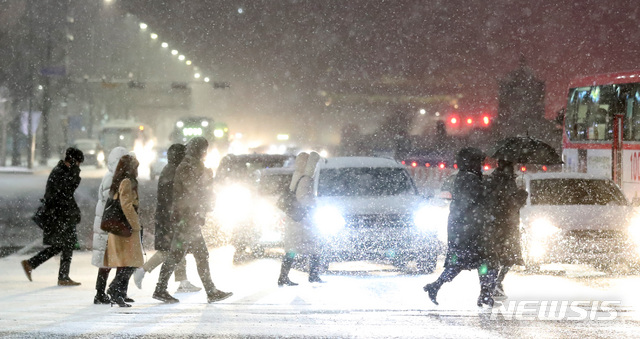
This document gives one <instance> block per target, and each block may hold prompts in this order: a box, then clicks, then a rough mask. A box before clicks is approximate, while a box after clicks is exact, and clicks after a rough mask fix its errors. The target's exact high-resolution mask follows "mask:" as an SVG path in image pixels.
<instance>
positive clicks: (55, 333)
mask: <svg viewBox="0 0 640 339" xmlns="http://www.w3.org/2000/svg"><path fill="white" fill-rule="evenodd" d="M151 254H152V253H147V256H149V255H151ZM231 257H232V248H218V249H214V250H212V252H211V266H212V272H213V275H214V281H215V282H216V284H217V286H218V287H219V288H220V289H222V290H225V291H232V292H234V295H233V296H232V297H231V298H229V299H227V300H225V301H222V302H219V303H215V304H206V302H205V300H206V297H205V294H204V292H202V291H201V292H197V293H189V294H175V296H176V297H177V298H179V299H180V303H178V304H174V305H166V304H162V303H160V302H158V301H156V300H154V299H152V298H151V294H152V292H153V289H154V287H155V282H156V280H157V276H158V272H159V270H157V269H156V270H155V271H153V272H152V273H150V274H147V276H146V277H145V280H144V281H143V289H142V290H139V289H137V288H136V287H135V285H134V284H133V282H131V284H130V289H129V295H130V296H131V297H132V298H134V299H135V300H136V302H135V303H134V306H133V307H131V308H119V307H109V305H94V304H93V303H92V300H93V295H94V287H93V286H94V283H95V275H96V268H95V267H93V266H91V265H90V253H89V252H82V251H80V252H76V253H75V255H74V259H73V264H72V268H71V277H72V278H73V279H75V280H77V281H80V282H82V285H81V286H78V287H58V286H56V276H57V269H58V261H57V259H53V260H50V261H49V262H47V263H45V264H44V265H42V266H41V267H39V268H38V269H37V270H35V271H34V272H33V280H34V281H33V282H29V281H28V280H27V278H26V277H25V275H24V273H23V271H22V267H21V266H20V261H21V260H23V259H26V258H27V256H26V255H12V256H9V257H5V258H2V259H0V272H2V274H1V278H0V336H8V337H16V338H18V337H20V338H23V337H47V338H50V337H66V336H78V337H86V338H90V337H91V338H95V337H104V338H107V337H133V336H147V337H154V338H156V337H279V338H282V337H363V338H373V337H377V338H389V337H449V338H466V337H473V338H499V337H505V338H513V337H521V338H534V337H535V338H548V337H553V338H560V337H563V338H564V337H594V336H597V337H609V338H619V337H623V338H624V337H637V336H638V335H639V334H640V313H639V312H638V310H639V308H640V295H639V294H640V293H638V291H637V286H639V285H640V277H638V276H633V275H629V276H617V277H612V276H605V275H604V274H601V273H598V272H595V271H593V270H590V269H589V268H586V267H581V266H568V267H564V268H563V269H564V271H553V274H550V273H549V272H546V273H547V274H541V275H529V274H524V273H522V272H518V271H516V272H514V273H513V274H511V275H510V276H508V277H507V280H506V289H507V292H508V294H509V295H510V297H511V299H509V300H520V301H525V300H538V301H551V300H556V301H559V302H560V304H561V303H562V301H569V302H570V301H572V300H573V301H575V300H582V301H585V302H587V303H586V304H585V303H583V304H582V305H581V306H580V307H581V309H582V310H584V311H583V312H582V313H585V314H587V316H586V320H576V319H574V320H570V319H569V318H568V317H569V316H570V315H571V310H573V311H576V310H577V309H576V308H575V307H574V308H571V306H570V307H569V312H568V313H566V314H565V316H564V317H560V318H561V319H560V320H548V317H547V319H545V318H544V316H543V317H539V316H538V310H537V309H536V308H535V307H536V306H535V305H533V306H532V304H531V303H529V306H525V307H524V308H523V309H524V310H525V311H527V310H529V311H531V312H529V316H527V315H526V314H523V313H522V312H520V314H519V315H517V314H516V315H515V316H513V317H512V319H511V320H509V319H505V318H504V314H507V313H508V312H507V313H501V314H498V313H497V310H502V311H503V312H504V311H505V310H506V308H507V307H502V308H500V306H499V305H497V306H496V308H494V309H493V311H492V310H491V309H488V308H484V309H480V308H478V307H477V306H476V305H475V300H476V297H477V295H478V284H477V276H476V273H475V272H463V274H461V275H460V276H459V277H458V279H457V280H455V281H454V282H452V283H450V284H447V285H445V286H444V287H443V288H442V290H441V292H440V294H439V296H438V300H439V301H440V306H435V305H433V304H432V303H431V302H430V301H429V300H428V298H427V296H426V295H425V293H424V292H423V291H422V286H423V285H424V284H425V283H427V282H430V281H432V280H433V279H435V277H436V276H437V274H438V273H439V271H440V269H439V270H438V272H436V273H435V274H431V275H426V276H425V275H407V274H404V273H400V272H396V271H394V270H393V269H390V268H389V267H387V266H382V265H374V264H367V263H346V264H345V263H343V264H332V265H331V267H330V269H331V272H329V273H327V274H325V275H323V279H325V280H326V281H327V283H325V284H310V283H307V282H306V274H305V273H304V272H300V271H294V272H292V274H291V279H292V280H294V281H297V282H299V283H300V286H296V287H283V288H279V287H277V285H276V279H277V275H278V272H279V261H278V260H277V259H259V260H254V261H249V262H247V263H245V264H243V265H233V264H232V260H231ZM187 266H188V275H189V277H190V280H191V281H192V282H194V283H196V284H199V279H198V278H197V273H196V270H195V265H194V262H193V258H192V257H191V256H188V265H187ZM440 266H441V265H439V267H440ZM365 269H373V270H371V271H368V272H366V273H364V274H361V273H362V271H363V270H365ZM176 287H177V284H176V283H175V282H173V281H171V283H170V286H169V288H170V291H172V292H173V291H175V289H176ZM603 301H613V303H611V304H608V305H609V306H611V307H610V308H607V307H606V306H607V305H603V304H602V302H603ZM594 303H595V304H596V305H600V306H605V308H604V311H603V312H604V313H605V314H604V315H605V316H606V317H608V318H611V315H613V319H611V320H589V317H590V316H591V314H592V312H590V308H591V307H592V305H593V304H594ZM560 304H558V305H560ZM505 305H508V304H506V303H505ZM570 305H571V304H570ZM513 309H514V310H516V311H517V310H518V309H517V308H516V307H514V308H513ZM523 309H520V311H522V310H523ZM557 309H558V310H559V309H560V308H557ZM578 311H579V310H578ZM601 311H602V310H601ZM516 313H518V312H516ZM525 313H526V312H525ZM556 313H558V312H556ZM580 313H581V312H578V313H575V314H574V316H575V315H576V314H578V316H579V314H580ZM532 314H533V315H532ZM507 315H508V314H507ZM511 315H513V314H511ZM602 315H603V313H602V312H601V313H599V317H601V316H602ZM578 316H576V317H578Z"/></svg>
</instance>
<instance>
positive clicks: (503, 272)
mask: <svg viewBox="0 0 640 339" xmlns="http://www.w3.org/2000/svg"><path fill="white" fill-rule="evenodd" d="M510 269H511V265H509V266H500V271H499V272H498V277H497V279H496V285H497V286H498V287H500V288H501V289H502V281H504V277H506V276H507V273H509V270H510Z"/></svg>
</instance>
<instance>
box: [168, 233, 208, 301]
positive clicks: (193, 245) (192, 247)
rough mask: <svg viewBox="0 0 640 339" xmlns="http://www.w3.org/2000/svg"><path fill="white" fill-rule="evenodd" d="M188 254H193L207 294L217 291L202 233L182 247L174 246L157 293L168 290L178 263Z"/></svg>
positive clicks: (182, 244)
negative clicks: (170, 279)
mask: <svg viewBox="0 0 640 339" xmlns="http://www.w3.org/2000/svg"><path fill="white" fill-rule="evenodd" d="M174 240H175V239H174ZM187 253H191V254H193V258H194V259H195V260H196V267H197V268H198V275H199V276H200V281H202V286H203V287H204V290H205V291H206V292H207V294H212V293H214V292H215V291H216V286H215V285H214V283H213V280H212V279H211V270H209V249H208V248H207V245H206V243H205V242H204V238H203V237H202V233H200V232H198V234H195V235H192V236H190V239H189V240H188V241H185V242H182V243H181V246H173V248H172V249H171V251H169V253H168V256H167V259H165V261H164V263H163V264H162V268H161V269H160V276H159V277H158V284H157V285H156V292H163V291H166V290H167V285H168V284H169V278H170V277H171V273H173V271H174V270H175V269H176V266H177V265H178V263H180V261H181V260H183V258H184V256H185V255H186V254H187Z"/></svg>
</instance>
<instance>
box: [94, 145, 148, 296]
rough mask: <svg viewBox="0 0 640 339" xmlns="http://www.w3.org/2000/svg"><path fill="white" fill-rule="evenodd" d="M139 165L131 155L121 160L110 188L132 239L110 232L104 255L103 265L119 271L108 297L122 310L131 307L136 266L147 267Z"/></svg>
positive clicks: (110, 195) (110, 285)
mask: <svg viewBox="0 0 640 339" xmlns="http://www.w3.org/2000/svg"><path fill="white" fill-rule="evenodd" d="M139 165H140V163H139V162H138V160H136V158H135V157H134V156H132V155H128V154H127V155H124V156H122V157H121V158H120V161H119V162H118V166H117V167H116V170H115V172H114V174H113V181H112V182H111V188H110V189H109V197H110V198H112V199H114V200H119V203H120V206H121V207H122V212H123V213H124V215H125V217H126V218H127V221H128V222H129V225H131V236H129V237H121V236H118V235H115V234H113V233H109V235H108V238H107V248H106V251H105V253H104V266H105V267H109V268H117V270H116V277H115V278H114V279H113V281H111V284H109V289H108V290H107V294H108V295H109V298H110V299H111V303H112V304H118V306H120V307H131V304H128V303H127V302H126V301H125V298H126V296H127V287H128V286H129V278H131V275H132V274H133V272H134V271H135V269H136V268H137V267H140V266H142V265H143V264H144V254H143V250H142V226H141V225H140V218H139V216H138V206H139V205H140V203H139V200H138V166H139Z"/></svg>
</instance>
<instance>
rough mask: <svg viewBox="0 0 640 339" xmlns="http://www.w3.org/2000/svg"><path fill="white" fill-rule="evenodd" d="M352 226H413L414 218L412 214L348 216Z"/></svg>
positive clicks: (348, 221)
mask: <svg viewBox="0 0 640 339" xmlns="http://www.w3.org/2000/svg"><path fill="white" fill-rule="evenodd" d="M346 222H347V227H350V228H380V227H411V226H412V225H413V220H412V218H411V216H410V215H402V214H361V215H352V216H348V217H347V218H346Z"/></svg>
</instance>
